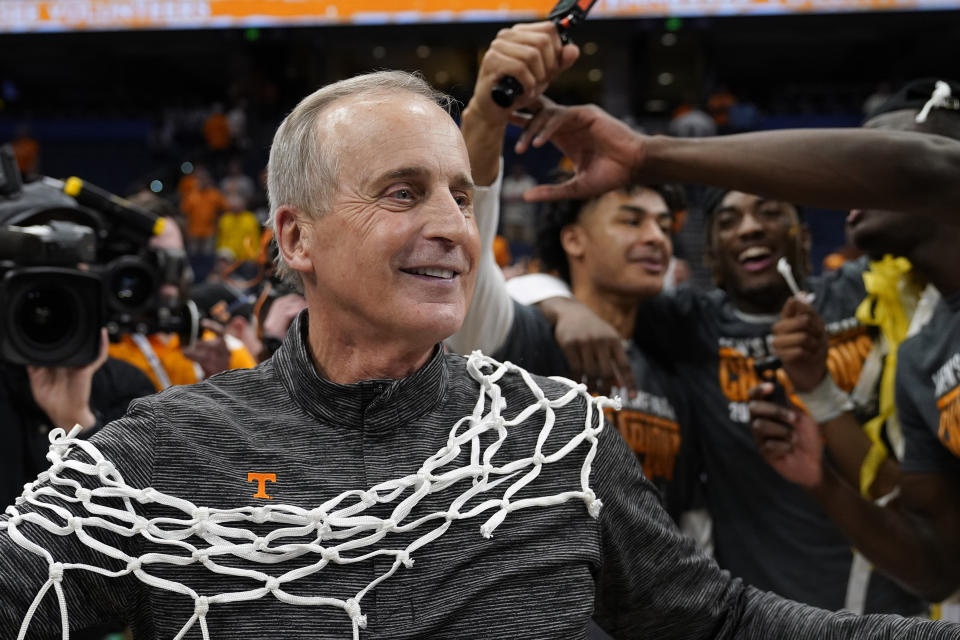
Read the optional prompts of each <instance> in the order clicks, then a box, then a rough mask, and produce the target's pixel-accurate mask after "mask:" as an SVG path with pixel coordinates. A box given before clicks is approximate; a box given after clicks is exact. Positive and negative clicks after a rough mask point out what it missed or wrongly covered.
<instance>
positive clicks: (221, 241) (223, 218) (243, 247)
mask: <svg viewBox="0 0 960 640" xmlns="http://www.w3.org/2000/svg"><path fill="white" fill-rule="evenodd" d="M245 202H246V200H245V199H244V198H243V197H241V196H239V195H228V196H227V197H226V211H224V212H223V214H221V215H220V221H219V223H218V224H217V252H218V254H219V252H220V250H221V249H228V250H229V251H230V252H231V253H232V254H233V260H235V261H237V262H245V261H247V260H255V259H256V257H257V256H258V255H259V254H260V222H259V221H258V220H257V216H255V215H253V213H251V212H250V211H248V210H247V209H246V208H245V207H244V203H245Z"/></svg>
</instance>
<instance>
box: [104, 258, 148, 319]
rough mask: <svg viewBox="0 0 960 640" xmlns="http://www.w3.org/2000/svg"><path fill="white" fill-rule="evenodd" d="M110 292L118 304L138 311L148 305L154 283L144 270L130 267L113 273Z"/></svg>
mask: <svg viewBox="0 0 960 640" xmlns="http://www.w3.org/2000/svg"><path fill="white" fill-rule="evenodd" d="M110 291H112V292H113V295H114V297H115V298H116V300H117V302H118V303H120V304H121V305H123V306H124V307H127V308H132V309H136V308H139V307H141V306H142V305H144V304H146V302H147V301H148V300H149V299H150V296H151V295H152V294H153V282H152V279H151V278H150V277H149V275H148V274H145V273H144V271H143V270H142V269H138V268H136V267H132V266H128V267H123V268H121V269H118V270H117V271H115V272H114V273H113V278H112V281H111V282H110Z"/></svg>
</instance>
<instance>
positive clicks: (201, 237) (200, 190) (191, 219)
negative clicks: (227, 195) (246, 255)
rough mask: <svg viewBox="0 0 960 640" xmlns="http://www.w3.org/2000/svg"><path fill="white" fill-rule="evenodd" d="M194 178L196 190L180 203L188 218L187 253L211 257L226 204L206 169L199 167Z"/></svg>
mask: <svg viewBox="0 0 960 640" xmlns="http://www.w3.org/2000/svg"><path fill="white" fill-rule="evenodd" d="M194 176H195V180H196V188H195V189H194V190H193V191H191V192H190V193H188V194H187V195H186V196H185V197H184V199H183V200H182V201H181V203H180V210H181V211H183V214H184V215H185V216H186V218H187V251H188V252H189V253H191V254H193V255H209V254H211V253H213V247H214V239H215V236H216V232H217V216H219V215H220V212H221V211H223V208H224V206H225V204H226V203H225V202H224V199H223V195H222V194H221V193H220V191H219V189H217V188H216V187H215V186H213V179H212V178H211V177H210V172H209V171H207V169H206V168H205V167H197V170H196V171H195V172H194Z"/></svg>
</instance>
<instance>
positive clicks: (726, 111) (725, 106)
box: [707, 85, 737, 130]
mask: <svg viewBox="0 0 960 640" xmlns="http://www.w3.org/2000/svg"><path fill="white" fill-rule="evenodd" d="M736 103H737V98H736V96H734V95H733V94H732V93H731V92H730V90H729V89H727V88H726V87H725V86H723V85H720V86H718V87H717V90H716V91H714V92H713V93H712V94H710V97H709V98H707V111H708V112H709V113H710V117H712V118H713V121H714V123H716V125H717V129H719V130H725V129H726V127H727V125H728V124H730V109H731V107H733V105H735V104H736Z"/></svg>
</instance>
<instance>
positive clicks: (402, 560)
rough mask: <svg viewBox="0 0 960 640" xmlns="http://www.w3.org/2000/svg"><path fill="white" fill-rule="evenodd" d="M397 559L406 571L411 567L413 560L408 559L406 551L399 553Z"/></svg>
mask: <svg viewBox="0 0 960 640" xmlns="http://www.w3.org/2000/svg"><path fill="white" fill-rule="evenodd" d="M397 559H398V560H399V561H400V563H401V564H402V565H403V566H405V567H406V568H407V569H409V568H410V567H412V566H413V558H411V557H410V553H409V552H408V551H401V552H399V553H398V554H397Z"/></svg>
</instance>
